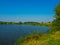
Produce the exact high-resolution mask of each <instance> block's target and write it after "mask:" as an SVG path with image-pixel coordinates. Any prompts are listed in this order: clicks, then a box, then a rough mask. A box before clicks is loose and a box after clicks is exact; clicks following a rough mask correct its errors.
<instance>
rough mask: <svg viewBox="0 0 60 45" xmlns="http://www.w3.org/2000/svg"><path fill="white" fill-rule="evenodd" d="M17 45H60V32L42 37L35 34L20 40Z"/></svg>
mask: <svg viewBox="0 0 60 45" xmlns="http://www.w3.org/2000/svg"><path fill="white" fill-rule="evenodd" d="M15 45H60V31H57V32H55V33H53V34H44V35H42V36H41V35H39V34H35V35H33V36H27V37H23V38H20V39H18V40H17V42H16V43H15Z"/></svg>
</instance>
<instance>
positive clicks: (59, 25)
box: [49, 4, 60, 33]
mask: <svg viewBox="0 0 60 45" xmlns="http://www.w3.org/2000/svg"><path fill="white" fill-rule="evenodd" d="M55 13H56V15H55V20H54V21H53V22H52V28H51V30H49V33H54V32H56V31H59V30H60V4H58V5H57V7H56V9H55Z"/></svg>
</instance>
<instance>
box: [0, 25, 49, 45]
mask: <svg viewBox="0 0 60 45" xmlns="http://www.w3.org/2000/svg"><path fill="white" fill-rule="evenodd" d="M36 30H39V31H41V32H43V33H46V32H47V31H48V30H49V27H46V26H27V25H0V45H14V43H15V41H16V39H17V38H19V37H21V36H24V35H28V34H29V33H31V32H34V31H36Z"/></svg>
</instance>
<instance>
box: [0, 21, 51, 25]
mask: <svg viewBox="0 0 60 45" xmlns="http://www.w3.org/2000/svg"><path fill="white" fill-rule="evenodd" d="M0 24H18V25H32V26H51V25H52V22H21V21H20V22H3V21H0Z"/></svg>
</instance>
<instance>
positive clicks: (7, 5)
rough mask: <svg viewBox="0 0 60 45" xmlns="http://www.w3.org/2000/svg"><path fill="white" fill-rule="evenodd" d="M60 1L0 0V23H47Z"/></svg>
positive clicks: (51, 18)
mask: <svg viewBox="0 0 60 45" xmlns="http://www.w3.org/2000/svg"><path fill="white" fill-rule="evenodd" d="M58 3H60V0H0V21H13V22H16V21H17V22H18V21H23V22H25V21H34V22H47V21H52V20H53V19H54V17H53V16H54V15H55V14H54V8H55V6H56V5H57V4H58Z"/></svg>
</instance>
